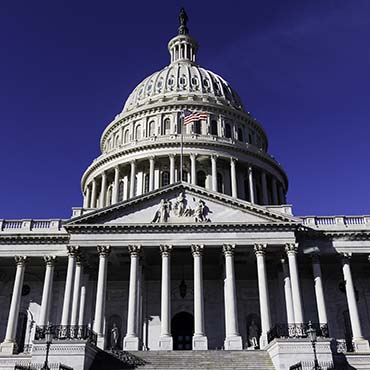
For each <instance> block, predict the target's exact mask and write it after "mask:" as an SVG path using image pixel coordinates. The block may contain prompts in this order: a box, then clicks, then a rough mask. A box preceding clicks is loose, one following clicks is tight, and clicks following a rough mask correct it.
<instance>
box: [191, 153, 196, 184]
mask: <svg viewBox="0 0 370 370" xmlns="http://www.w3.org/2000/svg"><path fill="white" fill-rule="evenodd" d="M190 169H191V179H190V180H191V184H192V185H196V184H197V163H196V156H195V154H190Z"/></svg>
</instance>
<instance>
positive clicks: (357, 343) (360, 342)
mask: <svg viewBox="0 0 370 370" xmlns="http://www.w3.org/2000/svg"><path fill="white" fill-rule="evenodd" d="M353 349H354V350H355V352H370V346H369V341H368V340H366V339H364V338H360V339H356V338H354V339H353Z"/></svg>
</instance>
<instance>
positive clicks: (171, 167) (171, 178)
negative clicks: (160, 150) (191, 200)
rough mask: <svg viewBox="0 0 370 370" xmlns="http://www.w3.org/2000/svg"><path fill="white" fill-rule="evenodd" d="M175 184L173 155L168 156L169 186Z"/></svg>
mask: <svg viewBox="0 0 370 370" xmlns="http://www.w3.org/2000/svg"><path fill="white" fill-rule="evenodd" d="M173 183H175V155H174V154H170V184H173Z"/></svg>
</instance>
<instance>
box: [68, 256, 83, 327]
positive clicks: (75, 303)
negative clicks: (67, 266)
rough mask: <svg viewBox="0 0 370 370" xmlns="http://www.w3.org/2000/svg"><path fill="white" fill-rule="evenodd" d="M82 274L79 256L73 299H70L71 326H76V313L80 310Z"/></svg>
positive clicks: (79, 257)
mask: <svg viewBox="0 0 370 370" xmlns="http://www.w3.org/2000/svg"><path fill="white" fill-rule="evenodd" d="M82 274H83V264H82V260H81V256H78V257H77V259H76V271H75V278H74V286H73V299H72V312H71V322H70V324H71V326H75V325H77V324H78V313H79V309H80V297H81V279H82Z"/></svg>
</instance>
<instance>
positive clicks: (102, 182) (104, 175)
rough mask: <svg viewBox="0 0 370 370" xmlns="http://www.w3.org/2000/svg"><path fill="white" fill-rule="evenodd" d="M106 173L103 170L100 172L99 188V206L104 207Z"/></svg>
mask: <svg viewBox="0 0 370 370" xmlns="http://www.w3.org/2000/svg"><path fill="white" fill-rule="evenodd" d="M106 196H107V174H106V173H105V172H103V173H102V174H101V189H100V208H104V207H105V206H106V204H107V202H106V198H107V197H106Z"/></svg>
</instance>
